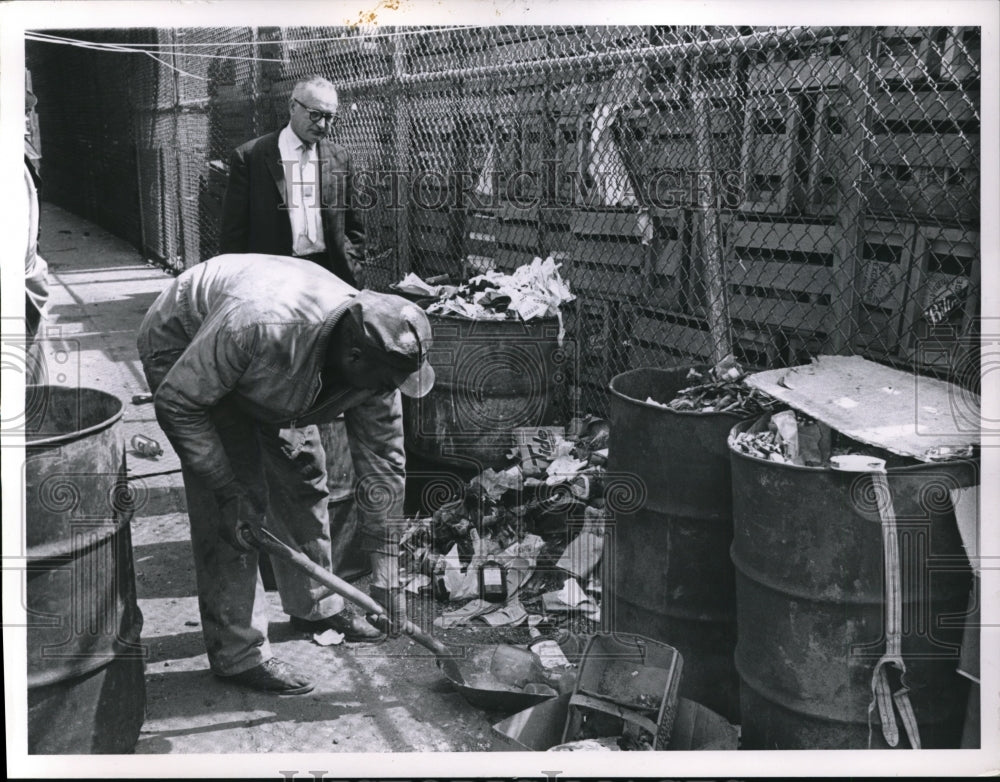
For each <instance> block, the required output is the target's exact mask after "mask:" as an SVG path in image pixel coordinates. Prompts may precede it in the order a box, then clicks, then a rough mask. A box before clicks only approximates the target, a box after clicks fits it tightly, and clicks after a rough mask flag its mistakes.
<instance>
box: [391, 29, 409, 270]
mask: <svg viewBox="0 0 1000 782" xmlns="http://www.w3.org/2000/svg"><path fill="white" fill-rule="evenodd" d="M397 33H398V31H397ZM405 40H406V39H405V38H404V37H403V36H402V35H399V34H397V35H396V36H395V38H394V41H393V43H394V46H393V52H392V76H393V81H392V103H393V116H394V117H395V123H396V127H395V133H393V137H394V146H395V150H394V161H393V162H394V165H393V172H392V173H393V176H394V180H395V182H398V183H399V193H398V195H397V194H396V193H392V197H393V203H392V206H393V207H394V208H395V212H396V274H397V276H398V277H399V278H403V277H405V276H406V275H407V274H409V273H410V225H409V216H410V214H409V213H410V203H411V200H410V173H409V170H408V166H407V164H408V161H409V158H410V121H409V120H410V105H409V102H408V100H407V96H406V94H405V87H404V79H403V77H404V76H405V75H406V47H405ZM397 198H398V203H396V199H397Z"/></svg>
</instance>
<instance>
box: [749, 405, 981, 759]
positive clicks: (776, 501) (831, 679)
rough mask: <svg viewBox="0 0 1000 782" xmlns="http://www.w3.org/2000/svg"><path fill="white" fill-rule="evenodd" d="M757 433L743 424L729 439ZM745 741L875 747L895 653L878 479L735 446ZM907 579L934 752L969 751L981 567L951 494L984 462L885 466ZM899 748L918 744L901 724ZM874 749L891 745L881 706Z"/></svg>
mask: <svg viewBox="0 0 1000 782" xmlns="http://www.w3.org/2000/svg"><path fill="white" fill-rule="evenodd" d="M752 425H753V422H752V421H746V422H743V423H740V424H738V425H736V426H735V427H734V428H733V431H732V434H733V436H735V435H736V434H737V433H738V432H741V431H746V430H747V429H749V428H750V427H751V426H752ZM731 460H732V479H733V518H734V538H733V548H732V558H733V562H734V565H735V568H736V596H737V625H738V643H737V646H736V667H737V670H738V671H739V676H740V697H741V706H742V728H743V730H742V746H743V747H744V748H747V749H865V748H867V747H868V746H869V743H868V742H869V723H868V705H869V702H870V701H871V699H872V695H871V692H872V691H871V677H872V672H873V669H874V666H875V663H876V662H877V661H878V659H879V657H880V656H881V655H882V654H883V653H884V651H885V645H886V638H885V633H884V627H885V624H884V615H885V606H884V597H883V594H884V592H883V590H884V585H883V581H884V565H883V546H882V537H881V536H882V532H881V523H880V519H879V515H878V505H877V501H876V498H875V496H874V490H873V489H872V482H871V479H870V477H868V476H867V475H859V474H857V473H843V472H837V471H834V470H831V469H828V468H825V467H801V466H797V465H792V464H782V463H777V462H771V461H767V460H765V459H761V458H757V457H754V456H750V455H748V454H744V453H741V452H739V451H737V450H735V449H731ZM887 465H888V468H889V469H888V485H889V490H890V492H891V493H892V501H893V505H894V507H895V512H896V524H897V539H898V541H899V553H900V562H901V572H902V585H903V592H902V599H903V603H902V606H903V609H902V630H903V637H902V652H903V660H904V662H905V664H906V669H907V675H906V682H907V684H908V686H909V688H910V700H911V702H912V704H913V708H914V711H915V713H916V718H917V723H918V725H919V729H920V737H921V742H922V745H923V747H924V748H930V749H945V748H958V747H959V742H960V740H961V734H962V723H963V717H964V714H965V708H966V698H967V694H968V681H967V680H966V679H965V678H964V677H963V676H960V675H959V674H958V673H957V672H956V666H957V664H958V659H959V647H960V643H961V640H962V630H963V624H964V615H965V614H966V610H967V607H966V606H967V599H968V595H969V586H970V583H971V571H970V568H969V564H968V560H967V558H966V556H965V553H964V550H963V548H962V543H961V539H960V537H959V533H958V529H957V526H956V523H955V515H954V511H953V509H952V504H951V499H950V495H949V491H950V490H952V489H958V488H961V487H966V486H971V485H974V484H976V483H978V463H977V462H975V461H951V462H940V463H935V464H921V463H914V462H913V461H912V460H905V459H902V458H901V457H895V458H889V459H887ZM900 733H901V734H902V738H901V739H900V746H908V745H907V740H906V737H905V733H903V731H902V729H900ZM870 735H871V741H872V743H871V746H872V747H873V748H878V749H883V748H886V747H887V744H886V743H885V741H884V739H883V737H882V732H881V727H880V722H879V718H878V713H877V711H876V712H875V714H873V716H872V725H871V733H870Z"/></svg>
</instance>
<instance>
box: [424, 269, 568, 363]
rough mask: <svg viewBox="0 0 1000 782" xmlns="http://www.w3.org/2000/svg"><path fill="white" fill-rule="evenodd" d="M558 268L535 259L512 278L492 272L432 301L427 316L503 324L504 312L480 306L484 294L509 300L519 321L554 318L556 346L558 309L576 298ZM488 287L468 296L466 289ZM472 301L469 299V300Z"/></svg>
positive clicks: (512, 275) (560, 316) (561, 322)
mask: <svg viewBox="0 0 1000 782" xmlns="http://www.w3.org/2000/svg"><path fill="white" fill-rule="evenodd" d="M560 265H561V264H558V263H556V261H555V259H554V258H552V257H551V256H549V257H548V258H546V259H545V260H542V259H541V258H535V259H534V260H532V262H531V263H528V264H524V265H523V266H520V267H518V268H517V269H515V270H514V271H513V272H512V273H511V274H505V273H503V272H500V271H496V270H491V271H488V272H486V273H485V274H480V275H477V276H476V277H473V278H471V279H470V280H469V282H468V283H467V286H459V287H458V288H457V289H456V290H455V292H454V293H453V294H452V295H451V296H449V297H447V298H444V299H442V300H440V301H435V302H434V303H432V304H431V305H430V306H429V307H428V308H427V312H428V313H431V314H441V315H458V316H459V317H464V318H470V319H472V320H506V318H507V314H506V313H505V312H498V311H497V310H494V309H490V308H488V307H486V306H484V304H483V298H484V296H486V295H487V294H489V296H490V297H491V298H496V297H503V298H504V299H505V300H506V299H509V300H510V301H509V303H508V304H507V310H508V311H512V312H515V313H517V315H518V316H519V317H520V318H521V320H525V321H527V320H534V319H536V318H546V317H554V318H557V319H558V321H559V337H558V340H559V344H560V345H561V344H562V341H563V337H564V335H565V331H564V328H563V320H562V312H561V310H560V307H561V305H562V304H564V303H566V302H570V301H572V300H573V299H575V298H576V296H574V295H573V293H571V292H570V289H569V286H568V285H567V284H566V282H565V281H564V280H563V279H562V277H561V276H560V274H559V267H560ZM482 283H487V284H488V285H489V289H488V290H486V291H484V290H476V291H474V292H471V293H470V292H469V291H467V290H465V288H466V287H469V288H475V287H476V286H479V287H481V286H482ZM470 297H471V298H470Z"/></svg>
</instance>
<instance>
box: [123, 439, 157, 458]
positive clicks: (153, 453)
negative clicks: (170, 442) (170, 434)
mask: <svg viewBox="0 0 1000 782" xmlns="http://www.w3.org/2000/svg"><path fill="white" fill-rule="evenodd" d="M131 442H132V450H133V451H135V452H136V453H137V454H139V455H140V456H148V457H149V458H151V459H152V458H156V457H157V456H162V455H163V446H161V445H160V444H159V443H158V442H157V441H156V440H154V439H153V438H152V437H147V436H146V435H144V434H135V435H133V436H132V441H131Z"/></svg>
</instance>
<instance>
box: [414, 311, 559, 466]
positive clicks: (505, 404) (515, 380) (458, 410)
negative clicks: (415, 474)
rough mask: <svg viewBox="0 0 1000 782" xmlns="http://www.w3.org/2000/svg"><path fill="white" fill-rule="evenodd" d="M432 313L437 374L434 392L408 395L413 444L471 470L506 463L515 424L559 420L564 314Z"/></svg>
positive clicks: (434, 462) (420, 452) (435, 462)
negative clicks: (493, 316) (494, 316)
mask: <svg viewBox="0 0 1000 782" xmlns="http://www.w3.org/2000/svg"><path fill="white" fill-rule="evenodd" d="M428 319H429V320H430V323H431V328H432V329H433V332H434V345H433V347H432V348H431V349H430V351H429V352H428V358H429V361H430V363H431V365H432V366H433V367H434V372H435V374H436V380H435V383H434V388H433V389H432V390H431V392H430V393H429V394H428V395H427V396H425V397H423V398H421V399H410V398H405V397H404V401H405V404H406V406H405V428H406V447H407V450H408V451H409V452H410V453H412V454H414V455H416V456H417V457H418V459H419V460H420V462H422V463H424V464H426V465H429V466H434V467H445V468H449V467H450V468H454V469H455V470H457V471H459V473H461V474H462V475H466V474H468V475H469V476H471V475H472V474H475V473H478V472H481V471H482V470H484V469H486V468H487V467H498V466H501V465H505V464H507V453H508V452H509V451H510V450H511V448H512V446H513V438H512V434H511V432H512V430H513V429H514V428H516V427H521V426H540V425H548V424H552V423H553V422H554V421H555V420H556V417H557V414H558V410H559V393H560V392H561V391H563V390H564V388H565V384H566V382H567V368H568V366H567V365H568V362H569V357H570V353H569V349H568V348H566V347H561V346H560V345H559V341H558V334H559V325H558V321H557V320H556V319H555V318H540V319H537V320H531V321H521V320H519V319H511V320H470V319H467V318H458V317H452V316H445V315H436V314H429V315H428Z"/></svg>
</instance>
